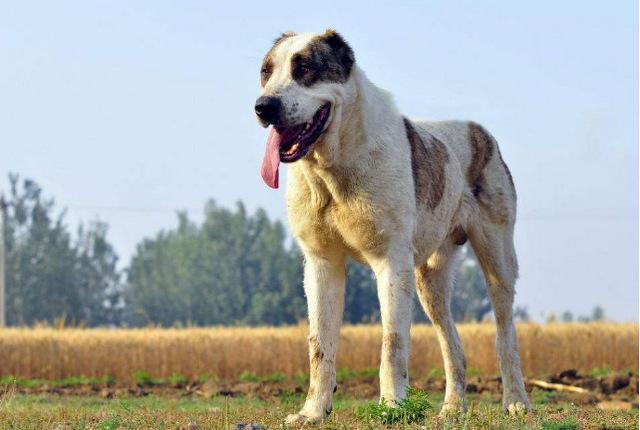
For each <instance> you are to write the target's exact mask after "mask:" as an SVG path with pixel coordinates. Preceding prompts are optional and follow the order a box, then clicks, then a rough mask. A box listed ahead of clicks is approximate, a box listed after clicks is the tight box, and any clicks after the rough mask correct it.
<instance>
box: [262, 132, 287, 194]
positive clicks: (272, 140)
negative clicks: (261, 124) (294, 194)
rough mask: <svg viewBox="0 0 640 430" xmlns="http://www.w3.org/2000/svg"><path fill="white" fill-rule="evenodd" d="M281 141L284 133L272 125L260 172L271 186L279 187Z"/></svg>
mask: <svg viewBox="0 0 640 430" xmlns="http://www.w3.org/2000/svg"><path fill="white" fill-rule="evenodd" d="M280 142H282V135H281V134H280V133H278V132H277V131H276V129H275V127H271V133H269V140H267V149H266V151H265V153H264V159H263V160H262V168H261V169H260V174H261V175H262V179H264V182H265V184H267V185H268V186H270V187H271V188H278V166H279V165H280Z"/></svg>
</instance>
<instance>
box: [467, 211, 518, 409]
mask: <svg viewBox="0 0 640 430" xmlns="http://www.w3.org/2000/svg"><path fill="white" fill-rule="evenodd" d="M481 219H482V222H481V223H480V224H476V225H473V226H471V227H470V229H469V232H468V233H469V241H470V242H471V246H472V247H473V250H474V252H475V254H476V257H477V258H478V261H479V262H480V266H481V267H482V270H483V272H484V275H485V279H486V280H487V285H488V290H489V297H490V299H491V303H492V304H493V313H494V315H495V319H496V325H497V339H496V349H497V353H498V362H499V364H500V372H501V374H502V406H503V408H504V409H505V410H508V411H509V413H511V414H515V413H517V412H521V411H524V410H527V409H529V407H530V406H529V401H528V399H527V392H526V391H525V388H524V382H523V377H522V369H521V367H520V357H519V355H518V340H517V338H516V329H515V325H514V322H513V309H512V308H513V296H514V294H515V288H514V286H515V281H516V278H517V276H518V262H517V259H516V253H515V249H514V245H513V224H512V223H504V224H495V223H492V222H491V220H490V217H489V216H487V215H486V214H482V215H481Z"/></svg>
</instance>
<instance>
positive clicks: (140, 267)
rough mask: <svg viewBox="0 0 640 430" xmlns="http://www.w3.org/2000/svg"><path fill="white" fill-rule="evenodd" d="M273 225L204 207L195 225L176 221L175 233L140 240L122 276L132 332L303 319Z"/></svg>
mask: <svg viewBox="0 0 640 430" xmlns="http://www.w3.org/2000/svg"><path fill="white" fill-rule="evenodd" d="M285 241H286V234H285V231H284V227H283V226H282V224H281V223H280V222H279V221H271V220H269V218H268V217H267V215H266V213H265V212H264V211H263V210H258V211H257V212H256V213H255V214H254V215H248V214H247V213H246V210H245V208H244V206H243V205H242V204H241V203H238V205H237V207H236V211H235V212H234V211H230V210H227V209H223V208H219V207H218V206H216V204H215V203H214V202H213V201H210V202H209V203H208V204H207V205H206V208H205V219H204V222H203V224H202V225H196V224H195V223H193V222H192V221H190V220H189V219H188V217H187V215H186V214H179V216H178V228H177V229H176V230H172V231H168V232H161V233H159V234H158V235H157V236H156V237H155V238H153V239H146V240H144V241H143V242H142V243H141V244H140V245H139V246H138V248H137V250H136V253H135V255H134V256H133V258H132V260H131V266H130V267H129V269H128V281H127V297H128V301H129V304H130V308H131V309H130V312H131V313H130V319H131V321H132V323H134V324H136V325H140V324H148V323H157V324H162V325H165V326H168V325H173V324H175V323H179V324H195V325H215V324H234V325H258V324H269V325H280V324H291V323H295V322H297V321H298V320H300V319H302V318H304V317H305V315H306V303H305V300H304V296H303V294H302V264H301V258H300V253H299V251H298V250H297V249H296V248H295V247H286V246H285Z"/></svg>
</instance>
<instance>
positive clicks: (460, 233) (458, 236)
mask: <svg viewBox="0 0 640 430" xmlns="http://www.w3.org/2000/svg"><path fill="white" fill-rule="evenodd" d="M449 236H450V237H451V241H452V242H453V244H454V245H458V246H462V245H464V244H465V243H467V233H466V232H465V231H464V229H463V228H462V227H461V226H459V225H458V226H456V227H455V228H454V229H453V230H452V231H451V233H450V234H449Z"/></svg>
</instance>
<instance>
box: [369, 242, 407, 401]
mask: <svg viewBox="0 0 640 430" xmlns="http://www.w3.org/2000/svg"><path fill="white" fill-rule="evenodd" d="M390 248H391V250H390V252H389V253H388V255H387V256H386V257H384V258H381V259H376V260H375V261H372V262H371V268H372V269H373V271H374V273H375V275H376V280H377V284H378V299H379V300H380V316H381V320H382V357H381V361H380V400H381V401H384V402H386V403H388V404H389V405H396V404H397V403H398V402H399V401H400V400H402V399H404V398H405V396H406V389H407V386H408V384H409V373H408V371H409V348H410V344H411V341H410V330H411V317H412V314H413V297H414V290H415V287H414V277H413V253H412V252H411V247H410V246H396V247H395V248H394V247H393V246H391V247H390Z"/></svg>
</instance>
